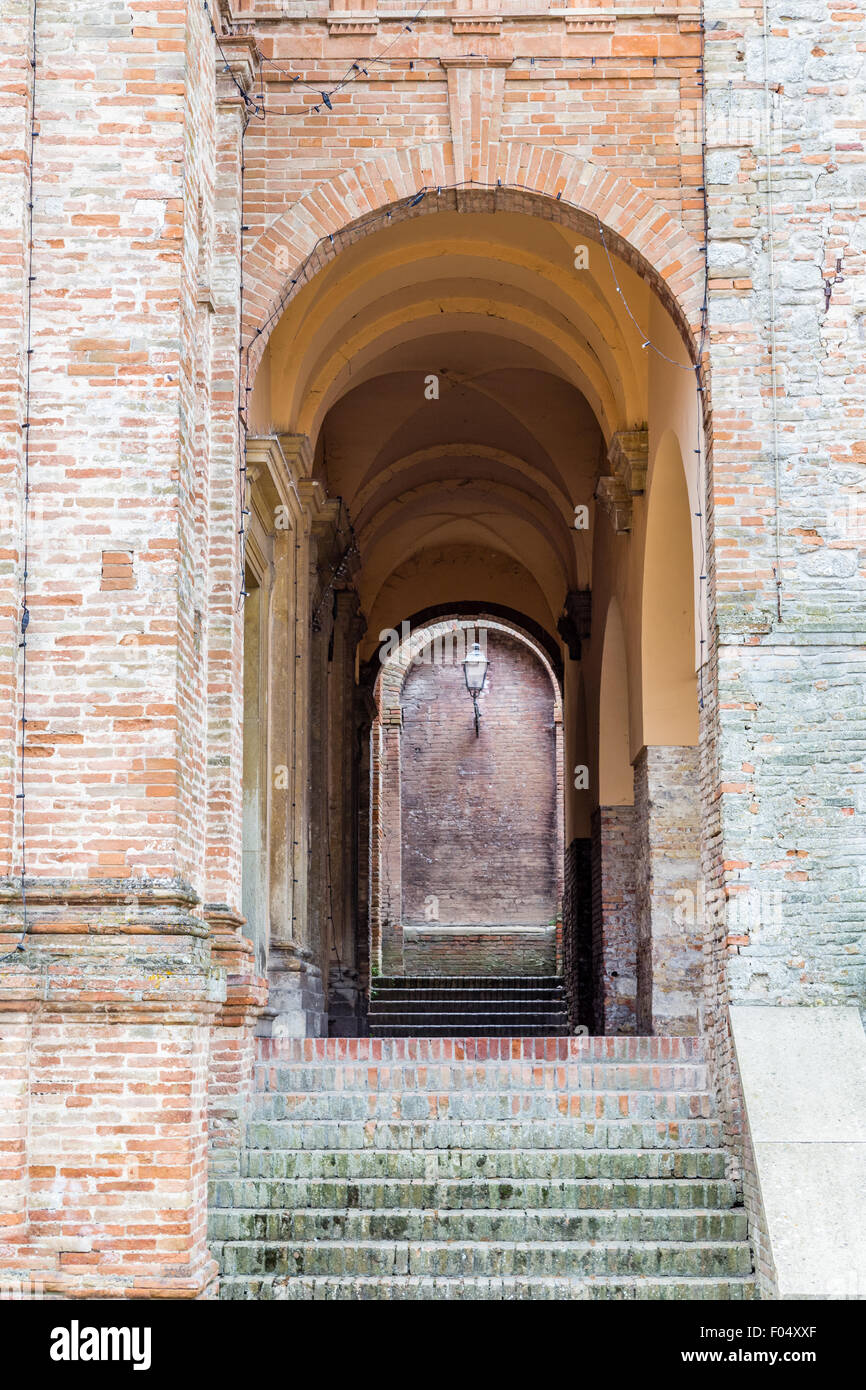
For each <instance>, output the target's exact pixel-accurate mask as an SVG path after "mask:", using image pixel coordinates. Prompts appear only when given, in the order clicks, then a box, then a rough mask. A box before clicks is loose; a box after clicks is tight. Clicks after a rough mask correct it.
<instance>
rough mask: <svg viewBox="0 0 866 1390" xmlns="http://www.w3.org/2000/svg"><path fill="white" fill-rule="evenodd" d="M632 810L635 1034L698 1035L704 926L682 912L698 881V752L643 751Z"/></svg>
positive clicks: (687, 749)
mask: <svg viewBox="0 0 866 1390" xmlns="http://www.w3.org/2000/svg"><path fill="white" fill-rule="evenodd" d="M634 809H635V854H636V873H635V881H636V884H637V918H638V938H637V980H638V991H637V992H638V1006H637V1008H638V1031H639V1032H640V1033H677V1034H679V1033H697V1031H698V1007H699V1001H700V997H701V989H702V970H703V958H702V954H701V924H700V922H699V921H698V922H695V921H694V919H692V921H691V922H690V921H689V920H684V918H685V919H688V916H689V914H688V913H684V912H683V910H682V906H683V901H684V900H683V897H682V895H683V894H684V893H686V894H688V893H690V894H693V895H694V896H695V897H697V895H698V892H699V887H698V885H699V882H700V877H701V858H700V824H701V821H700V753H699V749H698V748H697V746H695V747H672V748H661V747H651V748H644V749H642V750H641V753H640V755H639V756H638V758H637V759H636V761H635V808H634ZM678 895H679V896H678Z"/></svg>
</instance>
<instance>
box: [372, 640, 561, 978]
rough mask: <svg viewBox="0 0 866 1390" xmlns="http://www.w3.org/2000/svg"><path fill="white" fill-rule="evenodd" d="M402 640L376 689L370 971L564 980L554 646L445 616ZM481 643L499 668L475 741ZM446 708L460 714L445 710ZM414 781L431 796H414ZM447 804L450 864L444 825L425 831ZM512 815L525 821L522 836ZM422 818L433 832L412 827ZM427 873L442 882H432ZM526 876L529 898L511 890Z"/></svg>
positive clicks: (492, 669)
mask: <svg viewBox="0 0 866 1390" xmlns="http://www.w3.org/2000/svg"><path fill="white" fill-rule="evenodd" d="M403 633H404V636H403V640H402V641H400V640H396V641H395V642H394V643H392V648H391V650H389V651H388V652H387V653H386V654H385V657H384V660H382V661H381V664H380V666H379V671H378V674H377V675H376V677H375V682H374V689H375V699H376V710H377V713H376V718H375V720H374V723H373V728H372V731H371V742H372V757H371V762H372V767H373V769H374V773H373V777H372V779H371V811H370V825H371V827H372V834H371V843H370V913H369V920H370V959H371V962H372V966H373V971H374V973H376V972H377V971H381V973H384V974H402V973H409V974H413V975H415V974H425V973H429V971H430V970H431V969H433V968H437V969H438V970H439V971H440V972H443V973H446V974H449V973H450V974H461V973H469V974H486V973H491V974H496V973H506V974H509V973H511V974H521V973H529V974H532V973H540V974H551V973H554V971H556V970H557V969H558V967H559V964H560V960H559V957H560V952H561V917H560V913H561V904H562V889H563V826H564V815H563V792H564V769H563V729H562V689H561V684H560V678H559V675H558V674H557V671H556V670H555V669H554V665H553V663H552V662H551V660H550V658H549V655H548V652H547V651H546V650H545V646H544V645H542V644H541V643H539V641H538V640H537V638H536V637H535V636H534V635H531V634H530V633H529V632H528V631H527V630H526V629H525V628H523V627H521V626H519V625H518V624H517V623H515V622H513V621H509V620H508V619H503V618H500V619H493V618H491V617H490V616H488V615H483V616H482V615H481V614H478V615H473V616H471V617H467V616H464V615H460V616H456V615H455V616H450V617H444V616H443V617H441V618H440V619H439V620H438V621H433V622H428V623H427V624H426V625H425V626H423V627H421V628H418V629H415V630H410V628H409V625H408V623H405V624H404V625H403ZM396 638H397V634H396V633H395V639H396ZM474 640H479V641H481V643H482V645H483V648H484V649H485V650H486V652H487V654H488V657H489V659H490V663H491V665H490V672H489V678H488V682H487V687H486V689H485V692H484V693H483V694H482V696H481V698H480V702H479V703H480V704H481V709H482V723H481V728H482V732H483V737H479V738H478V739H477V740H476V737H475V736H474V734H473V731H472V718H471V713H472V708H471V703H470V701H469V699H468V695H466V692H465V689H464V687H463V677H462V670H460V669H459V668H460V663H461V662H462V658H463V656H464V655H465V654H466V652H467V651H468V649H469V646H470V645H471V643H472V642H473V641H474ZM545 645H546V644H545ZM521 653H522V655H521ZM455 667H456V668H457V669H456V670H455V669H454V668H455ZM371 674H372V672H371ZM419 681H420V684H421V688H420V690H419V689H418V688H417V684H418V682H419ZM413 682H415V684H414V685H413ZM545 691H546V695H545ZM445 698H450V703H446V704H443V700H444V699H445ZM452 706H453V707H452ZM545 709H546V710H547V713H545ZM503 714H504V717H503ZM464 715H465V718H463V716H464ZM539 738H540V740H541V741H540V743H538V744H536V743H535V742H534V740H535V739H539ZM512 744H513V745H514V747H513V748H512ZM416 745H417V746H416ZM521 749H522V750H523V755H522V756H521V754H520V750H521ZM413 760H417V765H413ZM452 763H453V766H452V765H451V764H452ZM409 774H412V775H413V776H414V781H415V783H417V784H418V785H417V787H416V792H420V793H421V794H420V795H415V796H414V797H413V795H412V791H411V782H412V777H411V776H410V775H409ZM437 777H438V778H439V780H438V781H437V780H436V778H437ZM407 788H408V792H409V794H408V797H407V796H406V789H407ZM535 797H537V804H536V802H535V801H534V800H533V798H535ZM437 801H438V803H439V806H438V807H437V809H441V810H442V816H443V823H444V824H445V825H447V827H448V830H447V833H448V835H449V837H450V840H449V846H450V853H449V856H447V857H446V858H444V859H443V857H442V856H441V855H439V856H437V855H436V854H435V852H434V850H435V845H434V840H435V831H436V827H435V826H430V827H428V826H427V825H426V820H425V812H426V808H427V806H428V805H431V806H437ZM515 815H517V816H518V819H520V821H521V825H520V830H519V833H518V834H516V835H515V831H514V825H513V824H512V822H513V821H514V818H515ZM419 816H420V819H421V821H422V822H423V823H422V824H420V825H418V824H413V818H415V820H417V819H418V818H419ZM491 831H492V835H493V838H492V839H491V838H490V833H491ZM503 836H505V837H506V839H508V842H509V843H508V846H507V847H506V846H505V845H504V842H503V843H500V842H502V841H503ZM512 841H513V848H512V847H511V844H512ZM534 842H537V843H534ZM491 855H492V856H493V859H494V860H496V862H495V863H494V864H493V865H492V867H491V862H489V856H491ZM497 855H498V859H497ZM524 859H525V860H526V861H527V864H528V865H529V866H530V867H531V868H532V871H533V872H532V873H531V874H530V875H529V876H526V864H522V860H524ZM428 862H429V864H430V866H431V868H435V869H436V873H437V874H438V878H437V877H436V875H435V874H434V878H433V879H431V881H430V882H429V883H428V882H427V877H428V876H429V875H425V872H424V865H425V864H427V863H428ZM419 864H420V872H416V870H417V869H418V865H419ZM407 866H408V867H407ZM407 872H408V877H407ZM515 873H517V874H520V875H522V877H521V884H522V888H523V891H522V892H521V893H518V892H516V891H511V890H510V889H509V882H510V879H509V875H511V876H512V877H513V876H514V874H515ZM434 880H435V881H434ZM440 884H441V885H443V887H440Z"/></svg>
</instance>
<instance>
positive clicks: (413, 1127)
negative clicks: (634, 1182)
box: [247, 1119, 721, 1150]
mask: <svg viewBox="0 0 866 1390" xmlns="http://www.w3.org/2000/svg"><path fill="white" fill-rule="evenodd" d="M720 1139H721V1133H720V1125H719V1121H718V1120H705V1119H699V1120H644V1121H643V1122H641V1121H630V1120H571V1119H559V1120H490V1121H486V1122H485V1121H480V1120H467V1121H465V1122H461V1121H459V1120H415V1121H413V1120H376V1121H373V1120H370V1121H366V1122H365V1121H363V1120H345V1121H339V1120H334V1121H330V1122H329V1121H326V1120H273V1121H271V1122H270V1123H265V1124H259V1123H257V1122H256V1121H253V1122H252V1123H251V1124H250V1126H249V1131H248V1136H247V1143H248V1145H249V1147H250V1148H253V1149H287V1150H291V1149H364V1148H373V1149H428V1150H430V1149H433V1150H435V1149H486V1150H497V1149H512V1148H521V1149H587V1148H588V1149H591V1148H598V1149H653V1148H658V1149H667V1148H672V1147H676V1148H685V1149H689V1148H695V1149H708V1148H718V1147H719V1144H720Z"/></svg>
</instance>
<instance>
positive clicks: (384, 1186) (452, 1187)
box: [210, 1177, 737, 1213]
mask: <svg viewBox="0 0 866 1390" xmlns="http://www.w3.org/2000/svg"><path fill="white" fill-rule="evenodd" d="M210 1196H211V1207H212V1209H213V1210H214V1211H219V1210H220V1209H231V1210H241V1209H246V1210H256V1211H267V1210H278V1211H282V1210H286V1211H297V1210H299V1209H301V1208H307V1209H312V1208H314V1207H315V1208H330V1209H333V1210H339V1211H343V1212H345V1211H348V1210H350V1209H354V1210H358V1211H380V1212H382V1211H399V1210H403V1209H407V1208H410V1209H413V1210H414V1209H418V1210H425V1209H428V1208H429V1209H433V1210H435V1211H438V1212H440V1213H441V1212H447V1211H476V1210H479V1209H481V1208H496V1209H498V1210H500V1211H507V1210H511V1209H514V1208H518V1209H520V1210H525V1211H547V1210H551V1209H554V1208H555V1209H557V1210H565V1211H568V1212H576V1211H593V1212H599V1211H607V1210H613V1209H618V1208H627V1209H629V1210H631V1211H636V1210H637V1211H661V1210H667V1211H695V1210H699V1209H700V1210H705V1211H729V1210H730V1209H731V1208H733V1207H736V1205H737V1188H736V1184H735V1183H733V1182H731V1181H730V1180H728V1179H724V1178H722V1179H701V1178H672V1179H664V1178H632V1179H626V1180H621V1179H598V1178H579V1179H559V1180H556V1179H554V1180H552V1181H551V1180H549V1179H543V1180H540V1179H537V1178H490V1179H483V1178H465V1179H460V1178H440V1179H433V1180H431V1179H427V1178H418V1177H403V1178H399V1177H397V1178H379V1177H372V1178H314V1177H306V1178H287V1179H284V1180H281V1179H275V1178H271V1179H270V1180H262V1179H255V1178H218V1179H215V1180H214V1181H213V1182H212V1183H211V1189H210Z"/></svg>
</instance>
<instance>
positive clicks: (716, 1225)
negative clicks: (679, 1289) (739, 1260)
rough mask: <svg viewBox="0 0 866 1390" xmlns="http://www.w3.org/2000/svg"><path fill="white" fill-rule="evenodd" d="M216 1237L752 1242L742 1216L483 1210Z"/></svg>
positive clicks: (214, 1236) (395, 1215) (290, 1224)
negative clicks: (747, 1239)
mask: <svg viewBox="0 0 866 1390" xmlns="http://www.w3.org/2000/svg"><path fill="white" fill-rule="evenodd" d="M208 1231H209V1238H210V1241H211V1244H212V1245H213V1246H218V1245H221V1244H224V1243H226V1242H237V1241H240V1242H246V1241H258V1242H261V1243H262V1244H264V1245H280V1244H283V1243H285V1242H288V1243H289V1244H292V1245H294V1244H297V1243H301V1244H307V1243H308V1242H310V1241H352V1242H362V1243H364V1242H370V1241H388V1242H390V1241H420V1242H422V1243H428V1242H433V1243H436V1242H441V1241H456V1242H464V1243H465V1242H472V1241H481V1242H484V1243H488V1242H491V1241H496V1242H499V1243H505V1244H510V1243H517V1244H520V1243H525V1244H533V1243H539V1242H553V1243H562V1242H563V1241H569V1242H576V1243H577V1244H584V1243H587V1242H593V1241H602V1242H605V1243H607V1242H614V1243H617V1244H619V1243H621V1242H624V1241H625V1242H628V1241H634V1242H637V1243H640V1244H643V1243H656V1242H657V1243H660V1244H667V1243H669V1242H673V1243H678V1244H689V1243H697V1244H700V1243H707V1242H709V1241H720V1242H722V1243H726V1242H731V1241H744V1240H745V1239H746V1237H747V1235H748V1230H747V1223H746V1214H745V1212H744V1211H742V1210H732V1211H718V1210H715V1211H707V1210H703V1209H698V1208H692V1209H690V1210H685V1211H679V1210H678V1211H667V1210H664V1209H662V1210H656V1209H650V1210H635V1211H632V1210H629V1209H628V1208H621V1209H611V1210H606V1211H564V1210H562V1209H560V1208H555V1207H551V1208H547V1209H545V1210H542V1211H525V1210H522V1209H520V1208H511V1209H507V1210H504V1211H501V1210H499V1209H498V1208H496V1207H493V1208H481V1207H476V1208H472V1209H469V1210H462V1209H461V1210H458V1211H435V1210H426V1211H425V1210H412V1209H408V1208H405V1209H403V1210H401V1211H396V1210H393V1209H389V1210H386V1211H366V1210H363V1209H351V1210H348V1211H339V1210H327V1209H326V1208H321V1207H315V1208H312V1209H306V1208H299V1209H298V1208H296V1209H294V1210H285V1211H281V1210H275V1209H272V1208H271V1209H268V1210H250V1209H241V1210H237V1209H236V1210H234V1211H212V1212H211V1214H210V1221H209V1227H208Z"/></svg>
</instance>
